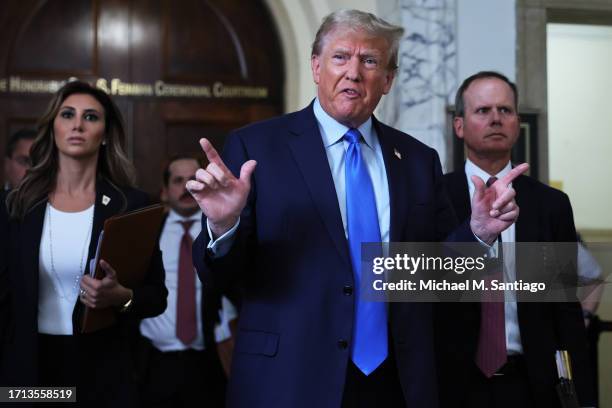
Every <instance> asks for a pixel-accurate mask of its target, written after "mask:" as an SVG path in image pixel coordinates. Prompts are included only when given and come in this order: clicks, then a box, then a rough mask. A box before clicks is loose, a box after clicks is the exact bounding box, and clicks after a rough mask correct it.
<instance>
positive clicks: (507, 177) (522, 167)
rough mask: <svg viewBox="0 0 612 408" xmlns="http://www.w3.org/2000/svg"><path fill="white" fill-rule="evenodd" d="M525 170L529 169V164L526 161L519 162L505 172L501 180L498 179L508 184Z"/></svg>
mask: <svg viewBox="0 0 612 408" xmlns="http://www.w3.org/2000/svg"><path fill="white" fill-rule="evenodd" d="M527 170H529V164H527V163H522V164H519V165H518V166H516V167H515V168H513V169H512V170H510V172H509V173H508V174H506V175H505V176H504V177H502V178H501V180H499V181H501V182H502V184H503V185H505V186H507V185H508V184H510V183H512V181H513V180H514V179H515V178H517V177H518V176H520V175H521V174H523V173H525V172H526V171H527Z"/></svg>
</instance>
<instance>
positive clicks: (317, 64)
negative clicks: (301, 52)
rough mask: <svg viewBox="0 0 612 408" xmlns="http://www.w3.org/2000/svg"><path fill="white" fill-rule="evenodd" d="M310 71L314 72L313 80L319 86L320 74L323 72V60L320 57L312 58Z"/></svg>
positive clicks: (314, 56)
mask: <svg viewBox="0 0 612 408" xmlns="http://www.w3.org/2000/svg"><path fill="white" fill-rule="evenodd" d="M310 69H311V70H312V79H313V81H314V82H315V84H317V85H319V74H320V72H321V60H320V57H319V56H318V55H313V56H311V57H310Z"/></svg>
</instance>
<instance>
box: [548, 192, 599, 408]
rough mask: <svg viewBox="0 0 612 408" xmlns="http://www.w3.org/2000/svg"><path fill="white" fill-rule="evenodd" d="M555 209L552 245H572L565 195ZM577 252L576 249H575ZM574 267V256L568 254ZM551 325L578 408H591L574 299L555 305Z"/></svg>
mask: <svg viewBox="0 0 612 408" xmlns="http://www.w3.org/2000/svg"><path fill="white" fill-rule="evenodd" d="M553 202H559V205H558V206H557V207H555V208H553V209H552V211H553V214H552V217H553V220H552V221H554V222H553V224H552V225H555V226H556V227H557V230H556V231H555V242H575V241H576V228H575V226H574V216H573V212H572V206H571V204H570V201H569V198H568V197H567V195H565V194H562V195H561V198H560V200H556V201H553ZM576 249H577V248H576ZM570 255H571V257H573V259H574V262H573V263H572V265H576V262H575V260H576V256H577V252H576V251H573V253H572V254H570ZM574 275H575V277H574V279H573V280H574V281H575V282H577V272H576V271H574ZM555 318H556V322H555V325H556V327H557V331H558V334H559V341H560V344H559V347H560V348H561V349H566V350H568V351H569V353H570V356H571V360H572V366H573V370H574V381H575V385H576V393H577V394H578V398H579V400H580V405H581V406H595V405H596V404H595V402H596V398H595V388H594V383H593V381H594V379H593V378H592V376H591V373H592V371H591V367H590V361H589V355H588V352H587V350H588V347H587V340H586V332H585V327H584V321H583V319H582V309H581V307H580V303H579V302H578V300H577V299H575V300H574V301H568V302H560V303H555Z"/></svg>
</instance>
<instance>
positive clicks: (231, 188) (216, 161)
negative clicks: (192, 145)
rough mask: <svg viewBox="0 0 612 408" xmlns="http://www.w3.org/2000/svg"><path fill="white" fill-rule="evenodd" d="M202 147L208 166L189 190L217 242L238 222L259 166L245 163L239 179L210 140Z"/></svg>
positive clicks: (188, 184)
mask: <svg viewBox="0 0 612 408" xmlns="http://www.w3.org/2000/svg"><path fill="white" fill-rule="evenodd" d="M200 145H201V146H202V150H204V154H206V158H207V159H208V161H209V164H208V166H206V169H198V171H197V172H196V174H195V180H189V181H188V182H187V185H186V187H187V190H188V191H189V192H190V193H191V195H192V196H193V198H194V199H195V200H196V201H197V203H198V205H199V206H200V209H201V210H202V212H203V213H204V215H205V216H206V218H208V224H209V225H210V229H211V230H212V233H213V235H214V237H215V238H216V237H219V236H221V235H223V234H224V233H225V232H227V231H229V230H230V229H231V228H232V227H233V226H234V225H235V224H236V222H237V221H238V217H240V213H241V212H242V210H243V209H244V207H245V205H246V201H247V197H248V196H249V191H250V190H251V175H252V174H253V171H254V170H255V166H256V165H257V162H256V161H255V160H249V161H247V162H245V163H244V164H243V165H242V167H241V168H240V178H236V177H234V175H233V174H232V172H231V171H230V170H229V169H228V168H227V166H226V165H225V163H223V160H221V156H219V153H217V151H216V150H215V148H214V147H213V146H212V144H211V143H210V142H209V141H208V140H207V139H200Z"/></svg>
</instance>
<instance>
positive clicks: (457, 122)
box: [453, 116, 463, 139]
mask: <svg viewBox="0 0 612 408" xmlns="http://www.w3.org/2000/svg"><path fill="white" fill-rule="evenodd" d="M453 128H454V129H455V134H456V135H457V137H458V138H459V139H463V118H462V117H461V116H455V118H454V119H453Z"/></svg>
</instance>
